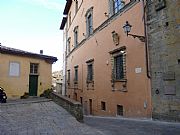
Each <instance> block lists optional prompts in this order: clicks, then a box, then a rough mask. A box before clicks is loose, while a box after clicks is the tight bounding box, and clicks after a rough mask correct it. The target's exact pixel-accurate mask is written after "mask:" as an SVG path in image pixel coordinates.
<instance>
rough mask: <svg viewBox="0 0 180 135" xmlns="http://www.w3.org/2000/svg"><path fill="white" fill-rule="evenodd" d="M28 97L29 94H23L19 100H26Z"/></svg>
mask: <svg viewBox="0 0 180 135" xmlns="http://www.w3.org/2000/svg"><path fill="white" fill-rule="evenodd" d="M28 97H29V93H28V92H24V95H22V96H21V97H20V98H21V99H26V98H28Z"/></svg>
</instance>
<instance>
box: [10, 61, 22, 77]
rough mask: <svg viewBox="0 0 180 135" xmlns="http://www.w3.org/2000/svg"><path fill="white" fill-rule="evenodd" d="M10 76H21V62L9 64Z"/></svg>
mask: <svg viewBox="0 0 180 135" xmlns="http://www.w3.org/2000/svg"><path fill="white" fill-rule="evenodd" d="M9 76H14V77H18V76H20V64H19V63H18V62H10V64H9Z"/></svg>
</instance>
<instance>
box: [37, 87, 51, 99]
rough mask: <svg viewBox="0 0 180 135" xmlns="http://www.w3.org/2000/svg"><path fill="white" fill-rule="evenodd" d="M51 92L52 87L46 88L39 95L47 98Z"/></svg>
mask: <svg viewBox="0 0 180 135" xmlns="http://www.w3.org/2000/svg"><path fill="white" fill-rule="evenodd" d="M51 92H53V90H52V89H47V90H45V91H44V92H43V93H42V94H41V95H40V97H46V98H49V97H50V96H49V95H50V93H51Z"/></svg>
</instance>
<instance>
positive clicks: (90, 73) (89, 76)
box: [87, 63, 93, 81]
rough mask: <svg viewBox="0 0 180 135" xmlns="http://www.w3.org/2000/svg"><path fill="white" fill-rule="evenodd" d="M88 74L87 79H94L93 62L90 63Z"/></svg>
mask: <svg viewBox="0 0 180 135" xmlns="http://www.w3.org/2000/svg"><path fill="white" fill-rule="evenodd" d="M87 68H88V74H87V81H93V64H92V63H91V64H88V65H87Z"/></svg>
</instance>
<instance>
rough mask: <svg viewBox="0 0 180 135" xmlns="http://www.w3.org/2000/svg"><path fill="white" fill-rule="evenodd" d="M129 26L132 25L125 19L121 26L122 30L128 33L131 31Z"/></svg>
mask: <svg viewBox="0 0 180 135" xmlns="http://www.w3.org/2000/svg"><path fill="white" fill-rule="evenodd" d="M131 27H132V26H131V25H130V24H129V23H128V21H127V22H126V24H125V25H124V26H123V29H124V32H125V33H129V32H130V31H131Z"/></svg>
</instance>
